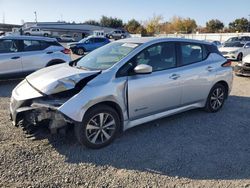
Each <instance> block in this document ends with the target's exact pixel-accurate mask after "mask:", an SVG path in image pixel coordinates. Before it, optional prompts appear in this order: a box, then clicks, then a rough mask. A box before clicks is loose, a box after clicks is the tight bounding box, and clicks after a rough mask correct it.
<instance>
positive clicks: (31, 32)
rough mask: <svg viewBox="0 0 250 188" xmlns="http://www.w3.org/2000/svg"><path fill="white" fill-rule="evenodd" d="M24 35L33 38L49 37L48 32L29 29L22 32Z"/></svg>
mask: <svg viewBox="0 0 250 188" xmlns="http://www.w3.org/2000/svg"><path fill="white" fill-rule="evenodd" d="M24 35H28V36H30V35H33V36H44V37H48V36H50V35H51V33H50V32H49V31H43V30H41V29H40V28H30V29H29V30H25V31H24Z"/></svg>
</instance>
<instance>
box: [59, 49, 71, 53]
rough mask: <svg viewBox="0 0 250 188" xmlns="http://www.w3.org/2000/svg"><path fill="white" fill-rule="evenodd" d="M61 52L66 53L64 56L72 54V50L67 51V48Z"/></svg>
mask: <svg viewBox="0 0 250 188" xmlns="http://www.w3.org/2000/svg"><path fill="white" fill-rule="evenodd" d="M61 52H62V53H64V54H70V53H71V51H70V49H67V48H64V50H62V51H61Z"/></svg>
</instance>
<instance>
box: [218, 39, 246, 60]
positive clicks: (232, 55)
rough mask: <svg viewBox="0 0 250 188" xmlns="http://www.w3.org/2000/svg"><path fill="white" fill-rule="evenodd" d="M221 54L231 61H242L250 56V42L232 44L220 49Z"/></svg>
mask: <svg viewBox="0 0 250 188" xmlns="http://www.w3.org/2000/svg"><path fill="white" fill-rule="evenodd" d="M219 51H220V52H221V54H222V55H223V56H224V57H225V58H227V59H231V60H237V61H241V60H242V58H243V57H245V56H246V55H248V54H250V42H246V43H244V42H230V43H226V44H225V45H224V46H223V47H221V48H219Z"/></svg>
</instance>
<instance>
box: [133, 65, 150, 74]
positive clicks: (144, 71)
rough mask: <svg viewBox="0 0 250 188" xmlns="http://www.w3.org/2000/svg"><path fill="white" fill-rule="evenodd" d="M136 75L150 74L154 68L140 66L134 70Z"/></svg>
mask: <svg viewBox="0 0 250 188" xmlns="http://www.w3.org/2000/svg"><path fill="white" fill-rule="evenodd" d="M134 71H135V73H137V74H150V73H152V71H153V68H152V67H151V66H150V65H145V64H140V65H137V66H136V67H135V68H134Z"/></svg>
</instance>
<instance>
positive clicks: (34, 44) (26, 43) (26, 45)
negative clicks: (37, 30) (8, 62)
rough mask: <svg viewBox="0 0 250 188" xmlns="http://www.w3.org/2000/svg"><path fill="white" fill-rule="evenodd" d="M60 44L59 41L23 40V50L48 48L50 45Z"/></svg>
mask: <svg viewBox="0 0 250 188" xmlns="http://www.w3.org/2000/svg"><path fill="white" fill-rule="evenodd" d="M52 45H53V46H58V45H60V44H58V43H57V42H47V41H40V40H23V51H25V52H29V51H39V50H44V49H46V48H48V47H49V46H52Z"/></svg>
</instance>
